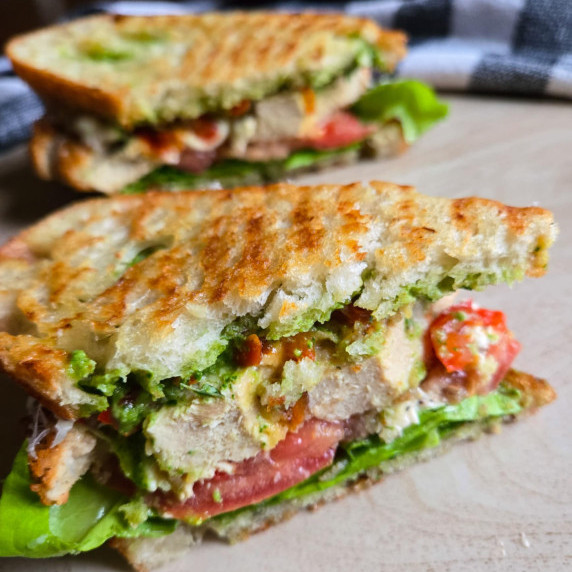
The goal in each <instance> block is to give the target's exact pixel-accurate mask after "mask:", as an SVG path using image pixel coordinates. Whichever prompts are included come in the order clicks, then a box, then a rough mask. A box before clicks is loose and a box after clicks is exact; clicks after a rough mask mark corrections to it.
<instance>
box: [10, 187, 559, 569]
mask: <svg viewBox="0 0 572 572" xmlns="http://www.w3.org/2000/svg"><path fill="white" fill-rule="evenodd" d="M555 235H556V227H555V224H554V222H553V218H552V215H551V214H550V213H549V212H548V211H545V210H543V209H540V208H536V207H531V208H512V207H507V206H504V205H502V204H500V203H498V202H494V201H487V200H483V199H476V198H469V199H458V200H449V199H443V198H432V197H426V196H423V195H420V194H418V193H417V192H416V191H415V190H414V189H412V188H410V187H400V186H397V185H393V184H389V183H380V182H371V183H369V184H367V183H361V184H358V183H356V184H352V185H347V186H337V185H329V186H328V185H324V186H315V187H296V186H292V185H288V184H278V185H274V186H270V187H266V188H260V187H247V188H242V189H237V190H236V191H234V192H230V191H205V192H202V191H197V192H185V193H155V192H151V193H148V194H147V195H146V196H140V195H131V196H120V197H114V198H111V199H97V200H91V201H87V202H83V203H80V204H77V205H75V206H71V207H69V208H67V209H65V210H62V211H60V212H58V213H55V214H53V215H52V216H50V217H49V218H47V219H45V220H43V221H41V222H40V223H38V224H37V225H35V226H33V227H32V228H30V229H29V230H27V231H25V232H23V233H22V234H20V235H19V236H17V237H16V238H14V239H13V240H11V241H10V242H8V243H7V244H6V245H5V246H4V247H2V249H1V250H0V285H1V286H0V288H1V290H0V291H1V298H0V301H1V302H0V303H1V306H0V310H1V312H0V315H1V316H2V320H1V323H0V326H1V333H0V363H1V365H2V368H3V369H4V370H5V371H6V372H7V373H8V374H10V375H11V376H12V377H13V378H14V379H16V380H17V381H18V382H19V383H21V384H22V385H23V386H24V388H25V389H26V390H27V391H28V392H29V393H30V394H31V395H32V396H33V397H34V398H35V400H36V405H35V406H33V407H32V419H33V422H32V430H31V433H30V436H29V439H28V441H27V445H25V446H23V448H22V450H21V452H20V454H19V455H18V457H17V459H16V462H15V465H14V469H13V471H12V473H11V474H10V476H9V477H8V479H7V480H6V483H5V485H4V490H3V496H2V499H1V501H0V554H1V555H4V556H16V555H18V556H28V557H45V556H53V555H59V554H63V553H67V552H81V551H85V550H90V549H92V548H95V547H96V546H99V545H100V544H102V543H104V542H105V541H107V540H110V539H111V540H112V542H113V543H114V545H115V546H116V547H117V548H118V549H120V550H121V551H122V552H123V553H124V554H125V555H126V556H127V557H128V559H129V560H130V561H131V562H132V563H133V565H134V566H135V567H136V568H138V569H139V570H144V569H145V567H146V566H147V567H152V566H154V565H157V564H159V563H160V562H162V560H163V559H165V558H168V557H172V556H173V555H174V554H177V553H178V552H179V551H180V550H182V549H183V548H185V547H188V546H190V545H192V544H193V543H196V542H198V541H199V540H200V539H201V538H202V536H203V535H204V534H205V533H206V532H214V533H216V534H218V535H219V536H220V537H222V538H225V539H228V540H231V541H234V540H237V539H241V538H243V537H245V536H246V535H248V534H249V533H251V532H254V531H256V530H259V529H261V528H263V527H265V526H268V525H269V524H271V523H274V522H276V521H278V520H280V519H282V518H284V517H286V516H288V515H290V514H292V513H293V512H295V511H297V510H299V509H301V508H304V507H310V506H314V505H316V503H319V502H322V501H326V500H330V499H333V498H336V497H339V496H340V495H342V494H344V493H345V492H346V491H347V490H348V488H349V487H351V486H352V485H353V484H356V483H363V482H373V481H375V480H377V479H379V478H380V477H381V476H382V474H384V473H388V472H392V471H395V470H397V469H400V468H402V467H404V466H405V465H407V464H408V463H411V462H413V461H414V460H419V459H424V458H428V457H430V456H432V455H434V454H435V453H437V452H439V451H441V450H443V449H444V448H446V447H448V446H449V445H450V444H452V443H454V442H455V441H458V440H461V439H466V438H469V437H474V436H476V435H478V434H479V433H480V432H482V431H484V430H487V429H489V428H491V426H495V425H497V424H498V423H500V422H502V421H507V420H512V419H514V418H515V417H518V416H520V415H521V414H523V413H525V412H529V411H531V410H534V409H535V408H537V407H539V406H541V405H544V404H546V403H548V402H550V401H551V400H552V399H554V397H555V394H554V392H553V390H552V389H551V387H550V386H549V385H548V384H547V383H546V382H545V381H542V380H540V379H537V378H535V377H532V376H531V375H527V374H525V373H521V372H517V371H514V370H512V369H510V366H511V362H512V360H513V359H514V357H515V355H516V354H517V353H518V350H519V344H518V342H517V341H516V340H515V338H514V337H513V335H512V333H511V332H510V330H509V329H508V328H507V325H506V322H505V318H504V315H503V314H502V313H501V312H499V311H492V310H485V309H482V308H479V307H478V306H477V305H475V304H474V303H472V302H470V301H455V300H452V299H451V295H452V294H453V293H454V292H455V291H456V290H458V289H461V288H465V289H481V288H483V287H485V286H487V285H488V284H496V283H501V282H508V283H512V282H514V281H516V280H520V279H522V278H523V277H524V276H525V275H528V276H533V277H536V276H541V275H542V274H544V272H545V270H546V265H547V249H548V247H549V246H550V245H551V244H552V242H553V240H554V238H555ZM30 489H31V490H30ZM80 508H81V510H79V509H80ZM78 531H80V532H78Z"/></svg>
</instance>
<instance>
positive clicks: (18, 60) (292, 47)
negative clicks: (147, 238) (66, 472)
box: [6, 12, 406, 127]
mask: <svg viewBox="0 0 572 572" xmlns="http://www.w3.org/2000/svg"><path fill="white" fill-rule="evenodd" d="M350 36H351V37H360V38H363V39H364V40H365V41H367V42H369V43H371V44H373V45H375V46H377V47H378V48H379V49H380V50H382V52H383V54H384V59H385V63H386V66H387V69H388V70H392V69H393V68H394V67H395V65H396V64H397V62H398V61H399V60H400V59H401V58H402V57H403V56H404V55H405V51H406V48H405V43H406V37H405V35H404V34H403V33H401V32H398V31H387V30H383V29H381V28H380V27H379V26H378V25H377V24H376V23H375V22H373V21H371V20H366V19H361V18H355V17H352V16H346V15H343V14H334V13H302V14H285V13H277V12H266V13H265V12H234V13H210V14H201V15H178V16H152V17H135V16H122V17H118V16H113V15H99V16H92V17H89V18H84V19H82V20H76V21H74V22H71V23H68V24H64V25H59V26H54V27H51V28H47V29H44V30H40V31H37V32H33V33H31V34H26V35H24V36H19V37H16V38H14V39H13V40H12V41H11V42H9V43H8V46H7V48H6V53H7V54H8V57H9V58H10V59H11V60H12V63H13V66H14V70H15V72H16V73H17V74H18V75H19V76H20V77H22V78H23V79H24V80H25V81H27V82H28V83H29V84H30V85H31V86H32V88H33V89H34V90H36V91H37V92H38V93H39V94H40V95H41V96H42V97H43V98H45V99H46V100H47V101H57V102H58V103H60V104H63V105H65V106H68V107H71V108H75V109H81V110H84V111H88V112H90V113H94V114H96V115H99V116H103V117H107V118H110V119H114V120H117V121H118V122H119V123H121V124H122V125H124V126H126V127H130V126H133V125H134V124H136V123H138V122H141V121H147V120H150V119H151V120H153V118H157V117H158V116H162V117H163V119H166V116H167V115H169V114H174V116H173V117H172V118H175V117H176V116H177V111H173V110H172V109H169V110H160V109H159V108H160V107H162V106H163V105H165V104H166V105H168V106H172V105H175V107H176V106H177V105H179V104H175V103H173V99H174V98H173V94H174V93H177V96H176V97H177V98H178V97H179V96H180V94H182V93H183V91H181V90H185V89H186V91H187V97H186V100H187V101H186V102H184V104H183V103H181V106H183V105H188V100H189V99H191V98H192V97H193V95H192V94H194V95H195V96H196V97H197V99H200V98H204V97H212V96H213V94H216V93H219V91H218V90H219V88H220V87H221V86H224V87H225V88H231V89H232V90H234V91H236V94H235V95H236V97H234V96H229V97H230V98H231V99H232V100H233V101H232V102H229V106H230V107H232V105H234V104H235V103H236V102H238V101H239V100H240V92H241V91H243V90H244V89H245V86H246V90H247V91H246V92H245V97H248V98H249V99H253V98H254V99H257V98H260V97H264V96H265V95H267V94H268V93H265V92H267V91H268V89H269V86H271V85H272V86H273V87H272V89H271V91H276V88H277V87H280V86H279V85H278V84H277V82H279V77H278V75H277V71H278V70H282V73H283V72H286V73H288V74H289V75H291V76H292V77H296V78H297V81H302V80H301V78H302V77H303V76H304V74H306V73H309V72H312V71H314V72H315V71H317V70H321V69H323V67H324V66H325V65H327V63H328V62H332V61H336V62H337V65H339V66H341V67H342V68H343V67H344V62H345V60H346V59H347V57H348V55H349V53H350V52H348V47H347V42H346V43H345V44H342V43H336V42H337V40H339V39H340V38H344V39H346V38H348V37H350ZM344 41H345V40H344ZM114 45H117V46H119V47H117V49H116V51H115V52H113V49H114V48H113V46H114ZM86 50H87V51H86ZM90 50H91V51H90ZM94 50H95V52H94ZM105 50H108V52H105ZM109 50H111V51H109ZM85 53H87V54H90V53H94V57H92V58H90V57H85ZM106 53H110V54H111V55H110V56H106ZM106 57H107V58H108V59H106ZM48 58H49V59H48ZM74 58H75V59H74ZM332 58H333V60H332ZM80 64H81V65H80ZM167 80H168V83H169V86H168V90H169V93H164V94H159V92H160V91H161V90H162V89H163V86H162V84H166V83H167ZM249 83H252V84H253V85H254V84H256V85H257V86H259V87H256V88H255V89H254V91H253V92H251V90H249V88H248V86H247V84H249ZM264 84H267V87H264ZM274 84H276V85H274ZM165 89H166V90H167V86H165ZM226 93H227V95H228V93H229V92H226ZM256 94H259V97H255V95H256ZM225 97H226V96H225ZM243 98H244V97H243ZM183 99H185V98H183ZM234 99H236V100H237V101H236V102H234ZM167 100H168V103H167V102H166V101H167ZM223 107H225V108H227V106H226V105H223ZM179 111H180V112H181V113H182V114H183V115H184V116H186V117H190V116H196V115H197V113H194V112H192V111H189V110H187V112H184V111H182V109H181V110H179ZM199 114H200V113H199Z"/></svg>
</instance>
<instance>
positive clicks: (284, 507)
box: [111, 370, 556, 572]
mask: <svg viewBox="0 0 572 572" xmlns="http://www.w3.org/2000/svg"><path fill="white" fill-rule="evenodd" d="M504 384H505V385H507V386H509V387H513V388H515V389H517V390H519V391H520V392H521V404H522V406H523V408H524V409H523V410H522V412H521V413H519V414H518V415H517V416H516V417H518V418H520V417H522V416H526V415H529V414H530V413H533V412H534V411H535V410H536V408H538V407H542V406H543V405H546V404H548V403H550V402H551V401H553V400H554V399H555V398H556V393H555V391H554V390H553V389H552V387H551V386H550V385H549V384H548V383H547V382H546V381H544V380H543V379H539V378H537V377H534V376H532V375H529V374H527V373H524V372H520V371H517V370H510V371H509V372H508V374H507V376H506V377H505V379H504ZM514 420H515V416H513V415H511V416H506V417H505V418H504V419H499V418H495V419H492V420H491V419H484V420H482V421H476V422H471V423H463V424H460V425H459V426H458V427H457V428H455V429H454V430H452V431H451V432H450V434H449V435H448V437H447V438H445V439H443V440H442V441H441V442H440V443H439V445H437V446H436V447H433V448H425V449H421V450H418V451H412V452H408V453H404V454H401V455H399V456H397V457H395V458H392V459H389V460H386V461H383V462H382V463H381V464H380V465H378V466H377V467H373V468H371V469H369V470H367V471H365V472H363V473H360V474H357V475H354V476H353V477H352V478H351V479H348V480H345V481H343V482H341V483H339V484H337V485H336V486H334V487H331V488H327V489H325V490H318V491H316V492H314V493H311V494H309V495H306V496H302V497H297V498H292V499H290V500H283V501H281V502H280V503H274V504H272V503H270V504H264V503H262V504H261V505H259V506H255V507H251V508H249V509H246V510H242V511H240V512H238V513H235V514H231V515H230V516H229V517H225V518H219V519H216V518H214V519H210V520H207V521H206V522H205V523H204V524H203V525H202V526H200V527H192V526H185V525H184V524H182V525H181V526H179V527H178V529H177V530H175V532H174V533H172V534H170V535H168V536H162V537H159V538H152V539H151V538H133V539H121V538H115V539H113V540H112V541H111V545H112V546H113V547H114V548H116V549H117V550H119V552H121V553H122V554H123V556H124V557H125V558H126V559H127V560H128V561H129V563H130V564H131V566H133V568H134V569H135V570H137V572H149V571H150V570H153V569H155V568H158V567H160V566H162V565H163V564H165V563H167V562H169V561H171V560H174V559H177V558H181V557H184V556H185V554H186V553H187V552H188V550H189V549H191V548H193V547H194V546H195V545H197V544H198V543H200V542H202V541H203V539H204V537H205V534H207V539H208V534H209V533H214V534H215V535H216V536H217V537H218V538H221V539H223V540H225V541H228V542H231V543H234V542H238V541H242V540H246V539H247V538H248V537H249V536H250V535H251V534H254V533H256V532H260V531H262V530H265V529H267V528H269V527H270V526H273V525H274V524H278V523H279V522H281V521H283V520H287V519H289V518H291V517H293V516H294V515H295V514H296V513H297V512H299V511H301V510H304V509H306V510H314V509H316V508H317V507H319V506H321V505H323V504H325V503H327V502H330V501H334V500H337V499H339V498H341V497H343V496H345V495H346V494H348V493H350V492H357V491H360V490H363V489H364V488H367V487H369V486H371V485H373V484H375V483H376V482H378V481H380V480H381V479H382V478H383V477H385V476H387V475H390V474H392V473H396V472H399V471H402V470H404V469H406V468H407V467H409V466H411V465H413V464H415V463H418V462H423V461H428V460H430V459H432V458H434V457H436V456H438V455H441V454H443V453H446V452H447V451H449V449H450V448H451V447H452V446H453V445H455V444H456V443H459V442H462V441H467V440H475V439H478V438H479V437H481V436H482V435H483V434H484V433H487V432H498V430H499V429H500V423H501V422H505V423H507V422H512V421H514Z"/></svg>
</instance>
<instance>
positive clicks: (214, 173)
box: [122, 143, 361, 194]
mask: <svg viewBox="0 0 572 572" xmlns="http://www.w3.org/2000/svg"><path fill="white" fill-rule="evenodd" d="M360 146H361V144H359V143H357V144H354V145H349V146H347V147H343V148H340V149H333V150H317V149H301V150H299V151H295V152H294V153H292V155H290V156H288V157H287V158H286V159H283V160H274V161H265V162H262V161H241V160H239V159H226V160H224V161H221V162H220V163H216V164H214V165H212V166H211V167H209V168H208V169H207V170H206V171H203V172H202V173H199V174H197V175H195V174H193V173H187V172H185V171H181V170H180V169H177V168H176V167H171V166H168V165H165V166H163V167H159V168H157V169H155V170H154V171H152V172H151V173H149V174H148V175H145V176H144V177H143V178H141V179H139V180H138V181H136V182H135V183H131V184H130V185H128V186H127V187H125V188H124V189H123V191H122V193H123V194H137V193H144V192H145V191H147V190H148V189H150V188H161V189H166V190H170V191H177V190H182V189H197V188H200V187H203V188H209V185H212V183H213V181H216V182H218V183H220V185H222V187H224V188H230V187H236V186H239V185H256V184H262V183H268V182H271V181H275V180H278V179H280V178H283V177H284V176H286V175H287V174H288V173H291V172H292V171H296V170H298V169H303V168H306V167H311V166H316V165H321V164H325V163H328V162H330V161H335V160H336V159H338V158H340V157H341V156H343V155H346V154H347V153H352V152H355V151H358V150H359V148H360Z"/></svg>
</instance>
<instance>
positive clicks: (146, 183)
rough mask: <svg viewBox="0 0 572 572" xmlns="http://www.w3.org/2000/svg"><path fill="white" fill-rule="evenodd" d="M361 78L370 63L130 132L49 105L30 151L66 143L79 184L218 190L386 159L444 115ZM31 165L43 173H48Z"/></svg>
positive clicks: (408, 94)
mask: <svg viewBox="0 0 572 572" xmlns="http://www.w3.org/2000/svg"><path fill="white" fill-rule="evenodd" d="M371 76H372V70H371V68H367V67H359V68H357V69H355V70H354V71H352V72H350V73H349V74H348V75H345V76H342V77H338V78H335V79H334V80H333V81H332V83H331V84H329V85H326V86H325V87H321V88H319V89H315V88H312V87H306V88H304V89H302V90H297V91H290V92H288V91H286V92H280V93H278V94H275V95H272V96H270V97H268V98H265V99H262V100H260V101H250V100H244V101H243V102H241V103H240V104H239V105H237V106H236V107H234V108H232V109H230V110H227V111H224V112H219V113H214V112H213V113H209V114H206V115H203V116H201V117H199V118H197V119H193V120H187V121H178V122H176V123H172V124H166V125H163V126H146V127H141V128H137V129H135V130H134V131H126V130H125V129H123V128H121V127H119V126H118V125H115V124H113V123H110V122H107V121H105V120H103V119H99V118H97V117H96V116H94V115H78V116H75V117H73V116H72V117H73V118H72V119H71V120H70V117H69V113H63V112H59V111H53V112H52V113H51V114H48V115H47V116H46V117H45V118H44V119H42V121H41V122H40V124H39V125H38V126H37V128H36V137H35V139H34V140H33V142H32V151H33V153H32V154H33V156H34V157H38V156H41V155H45V153H42V152H41V151H40V149H41V148H42V147H43V146H44V145H48V144H47V143H45V142H44V141H45V140H47V139H49V141H50V143H49V145H50V146H51V147H53V149H52V155H53V156H54V158H55V157H60V156H62V155H61V153H60V152H59V151H58V149H63V148H64V147H66V148H67V149H68V151H67V156H68V159H66V160H71V161H72V162H73V163H74V166H76V167H77V166H78V165H82V164H83V163H85V168H81V172H82V173H83V175H82V176H84V181H83V183H82V182H81V181H76V183H79V184H80V185H83V187H85V188H86V190H88V189H89V188H90V185H92V186H93V187H94V188H97V186H99V187H101V189H100V190H104V191H105V192H109V193H115V192H126V193H135V192H142V191H145V190H148V189H152V188H162V189H170V190H179V189H184V188H197V187H200V186H206V187H209V186H211V187H212V186H213V184H214V185H221V184H222V185H223V186H227V187H228V186H236V185H237V184H239V183H242V184H244V183H245V182H250V183H257V182H264V181H270V180H273V179H276V178H279V177H282V176H286V175H287V174H288V173H293V172H295V171H298V170H301V169H306V168H312V167H317V166H320V165H327V164H329V163H335V162H339V161H344V160H345V158H350V157H352V156H363V155H368V154H369V155H371V156H373V155H378V156H379V155H381V156H386V155H391V154H394V153H397V152H399V151H400V150H402V149H404V148H405V147H406V146H407V144H409V143H411V142H413V141H414V140H415V139H416V138H417V137H418V136H419V135H420V134H421V133H422V132H423V131H425V130H426V129H428V128H429V127H430V126H431V125H432V124H433V123H434V122H435V121H438V120H439V119H441V118H442V117H444V116H445V114H446V110H447V108H446V106H445V105H444V104H443V103H441V102H439V101H438V100H437V98H436V96H435V94H434V93H433V92H432V91H431V89H430V88H429V87H427V86H425V85H423V84H422V83H420V82H415V81H401V82H393V83H391V82H390V83H382V84H379V85H377V86H375V87H374V86H373V85H372V79H371ZM50 134H51V135H50ZM34 149H37V150H38V153H36V152H34ZM73 157H76V159H73ZM36 164H37V166H38V168H39V169H40V171H41V172H44V174H45V175H46V176H51V175H52V174H55V173H50V172H49V171H50V170H53V169H57V166H56V165H55V164H46V165H44V166H42V165H40V164H39V162H38V161H36ZM65 170H66V169H65V168H64V169H63V171H65ZM70 172H72V171H70ZM103 187H105V188H103Z"/></svg>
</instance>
